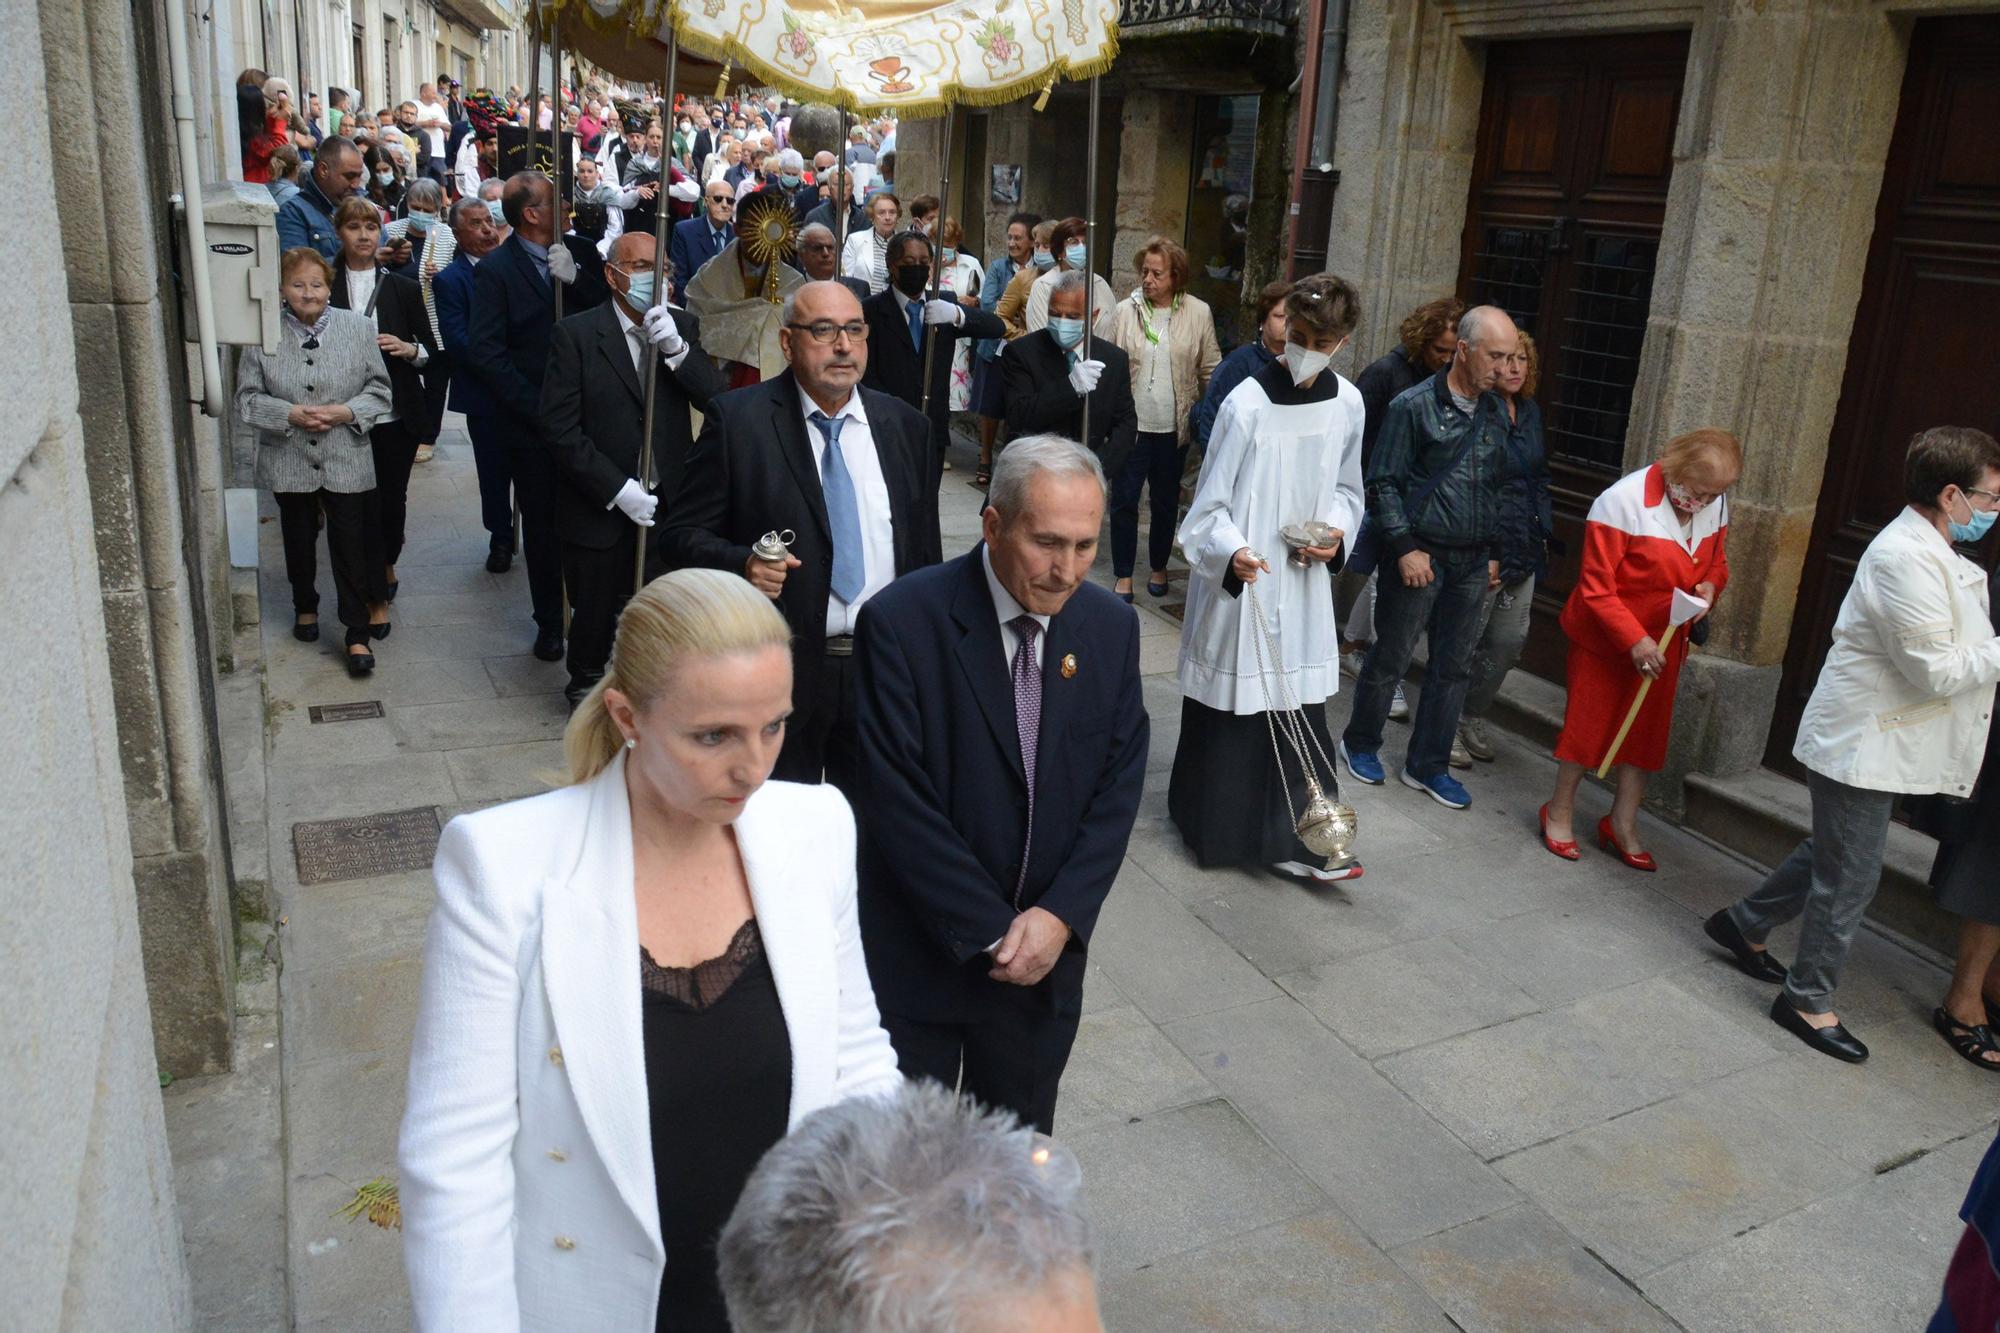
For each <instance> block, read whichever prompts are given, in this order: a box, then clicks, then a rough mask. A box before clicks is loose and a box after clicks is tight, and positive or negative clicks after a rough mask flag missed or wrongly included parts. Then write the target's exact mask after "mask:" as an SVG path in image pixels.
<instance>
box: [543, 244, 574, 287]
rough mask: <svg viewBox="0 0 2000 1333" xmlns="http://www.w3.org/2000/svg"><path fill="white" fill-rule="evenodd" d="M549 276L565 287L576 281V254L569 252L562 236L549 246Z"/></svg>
mask: <svg viewBox="0 0 2000 1333" xmlns="http://www.w3.org/2000/svg"><path fill="white" fill-rule="evenodd" d="M549 276H550V277H552V278H554V279H555V280H556V281H557V282H559V283H561V284H562V285H563V286H565V287H567V286H569V285H570V284H571V283H572V282H575V281H576V256H575V255H573V254H571V253H570V252H569V247H568V246H566V245H564V244H563V243H562V238H561V237H557V238H556V243H555V244H554V245H552V246H550V247H549Z"/></svg>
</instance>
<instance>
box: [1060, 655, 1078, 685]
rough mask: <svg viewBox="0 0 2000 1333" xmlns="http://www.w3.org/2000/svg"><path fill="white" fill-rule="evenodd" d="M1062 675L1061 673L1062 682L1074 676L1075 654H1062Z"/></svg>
mask: <svg viewBox="0 0 2000 1333" xmlns="http://www.w3.org/2000/svg"><path fill="white" fill-rule="evenodd" d="M1062 673H1063V679H1064V680H1068V679H1069V678H1070V677H1071V676H1074V675H1075V674H1076V654H1075V653H1064V654H1063V660H1062Z"/></svg>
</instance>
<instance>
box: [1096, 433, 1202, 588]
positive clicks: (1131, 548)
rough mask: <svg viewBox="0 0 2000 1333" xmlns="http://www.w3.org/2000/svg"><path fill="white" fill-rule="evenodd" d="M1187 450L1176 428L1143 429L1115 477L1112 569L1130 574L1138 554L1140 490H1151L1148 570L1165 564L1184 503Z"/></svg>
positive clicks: (1117, 573)
mask: <svg viewBox="0 0 2000 1333" xmlns="http://www.w3.org/2000/svg"><path fill="white" fill-rule="evenodd" d="M1186 458H1187V452H1186V451H1185V450H1183V449H1182V448H1181V442H1180V438H1179V437H1178V436H1177V435H1175V434H1174V433H1173V432H1172V431H1164V432H1160V433H1157V434H1156V433H1154V432H1152V431H1140V432H1139V438H1138V440H1137V442H1136V443H1135V444H1134V445H1133V446H1132V453H1131V455H1130V456H1129V457H1128V458H1126V460H1125V465H1124V466H1123V467H1121V468H1119V469H1118V475H1117V476H1116V477H1113V478H1112V479H1111V573H1112V576H1113V577H1115V578H1121V579H1129V578H1131V577H1132V564H1133V562H1134V561H1135V560H1136V559H1137V558H1138V554H1139V492H1140V491H1141V490H1142V489H1150V490H1151V491H1152V493H1153V504H1152V514H1153V525H1152V527H1151V528H1150V529H1149V530H1148V531H1147V533H1146V554H1147V555H1148V556H1149V557H1151V559H1152V562H1153V563H1152V564H1150V565H1149V566H1147V568H1148V569H1165V568H1166V567H1167V557H1168V556H1170V555H1172V554H1173V550H1174V528H1175V526H1176V524H1175V520H1176V519H1177V518H1178V517H1179V511H1180V503H1181V468H1182V467H1183V466H1184V464H1185V460H1186Z"/></svg>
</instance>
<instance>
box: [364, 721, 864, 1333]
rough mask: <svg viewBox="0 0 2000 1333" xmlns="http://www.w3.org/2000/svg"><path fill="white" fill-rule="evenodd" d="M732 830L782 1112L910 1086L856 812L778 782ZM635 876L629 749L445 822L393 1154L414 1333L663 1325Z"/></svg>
mask: <svg viewBox="0 0 2000 1333" xmlns="http://www.w3.org/2000/svg"><path fill="white" fill-rule="evenodd" d="M736 836H737V846H738V848H739V849H740V851H741V854H742V857H743V868H744V871H745V873H746V875H747V876H748V878H749V881H750V896H751V900H752V902H753V903H754V905H755V908H756V913H757V924H758V928H759V930H760V931H761V932H762V934H763V940H764V950H765V954H766V956H767V957H768V958H769V960H770V964H771V971H772V974H773V976H774V977H775V979H776V982H777V989H778V1000H779V1004H780V1007H781V1008H782V1009H783V1011H784V1016H785V1026H786V1028H787V1029H788V1030H789V1032H790V1034H791V1045H792V1095H791V1113H790V1121H789V1123H790V1124H791V1125H792V1126H796V1125H797V1124H798V1123H799V1121H800V1120H801V1119H803V1118H804V1117H805V1116H807V1115H810V1114H811V1113H812V1112H814V1111H816V1110H818V1109H820V1108H821V1107H824V1106H827V1105H830V1104H832V1103H834V1102H837V1101H840V1100H842V1099H843V1098H846V1097H849V1096H852V1095H854V1094H857V1093H861V1094H870V1093H881V1092H887V1091H889V1090H891V1089H893V1088H895V1087H896V1086H897V1084H898V1081H899V1076H898V1074H897V1072H896V1056H895V1052H894V1051H893V1050H891V1049H890V1046H889V1038H888V1035H887V1034H886V1033H884V1032H883V1030H882V1026H881V1022H880V1019H879V1017H878V1015H877V1013H876V1009H875V993H874V990H873V988H872V987H871V986H870V985H869V982H868V971H867V967H866V964H865V963H864V962H863V960H862V955H861V937H860V930H859V926H858V924H857V921H856V916H855V906H854V892H855V887H854V885H855V881H854V818H853V815H852V814H851V812H850V811H849V810H848V807H847V803H846V801H845V800H844V799H843V798H842V797H841V795H840V793H839V792H837V791H835V790H834V789H833V788H832V787H803V786H797V785H794V784H791V783H783V782H772V783H766V784H765V785H764V787H763V788H761V789H760V790H759V791H758V792H757V793H756V795H754V796H752V797H751V798H750V800H749V802H748V803H746V804H745V806H744V808H743V813H742V815H741V816H740V817H739V818H738V819H737V821H736ZM632 873H633V872H632V824H631V810H630V806H629V803H628V801H627V798H626V794H625V763H624V756H623V755H622V754H621V755H620V756H619V757H618V759H617V760H616V761H614V762H613V763H612V764H611V765H610V766H609V767H608V768H606V769H605V771H604V772H603V773H602V774H600V775H599V776H597V777H596V778H594V779H592V780H591V781H589V782H587V783H584V784H581V785H579V786H574V787H566V788H563V789H561V790H558V791H553V792H550V793H548V794H546V795H543V796H536V797H533V798H530V799H528V800H524V801H515V802H511V803H509V804H506V805H502V806H497V807H494V808H492V809H487V810H481V811H478V812H476V813H474V814H468V815H461V816H459V817H458V818H457V819H454V820H452V821H451V823H450V825H449V826H447V827H446V829H445V831H444V837H443V839H442V840H441V841H440V842H439V844H438V853H437V860H436V876H437V886H438V902H437V907H436V908H435V910H433V912H432V914H431V921H430V929H429V933H428V935H427V936H426V938H425V942H424V974H423V992H422V998H421V1000H420V1002H419V1006H418V1010H417V1030H416V1044H415V1046H414V1048H413V1049H412V1050H411V1052H410V1086H409V1097H408V1102H407V1109H406V1110H405V1112H404V1115H403V1130H402V1146H401V1151H400V1153H399V1162H400V1167H401V1197H402V1206H403V1257H404V1264H405V1267H406V1268H407V1270H408V1272H409V1278H410V1291H411V1295H412V1296H413V1298H414V1301H415V1307H416V1326H417V1327H418V1328H420V1329H466V1330H477V1333H511V1331H512V1330H515V1329H584V1328H587V1329H592V1330H602V1331H603V1333H617V1331H618V1330H635V1331H638V1330H647V1331H650V1330H651V1329H652V1328H653V1324H654V1314H655V1309H656V1307H657V1305H658V1301H659V1291H660V1276H661V1274H662V1272H664V1271H665V1263H666V1254H665V1251H664V1249H663V1245H662V1241H661V1238H660V1236H661V1233H660V1219H659V1209H658V1203H657V1198H656V1194H655V1184H654V1178H653V1150H652V1137H651V1121H650V1119H649V1115H648V1103H647V1095H646V1091H647V1090H646V1074H645V1058H644V1051H643V1038H642V1027H641V1022H642V1020H641V1018H640V994H639V933H638V917H637V904H636V902H635V899H634V896H633V881H632Z"/></svg>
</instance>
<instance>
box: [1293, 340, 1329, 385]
mask: <svg viewBox="0 0 2000 1333" xmlns="http://www.w3.org/2000/svg"><path fill="white" fill-rule="evenodd" d="M1332 360H1333V353H1332V352H1315V351H1313V350H1312V349H1311V348H1308V347H1302V346H1300V345H1299V344H1298V343H1293V342H1288V343H1286V344H1285V369H1287V370H1289V371H1291V372H1292V383H1293V384H1296V385H1298V386H1299V387H1301V388H1303V387H1305V386H1306V385H1308V384H1310V383H1312V381H1313V380H1314V379H1315V378H1317V377H1318V375H1319V373H1320V372H1321V371H1322V370H1325V369H1326V368H1327V365H1328V363H1329V362H1331V361H1332Z"/></svg>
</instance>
